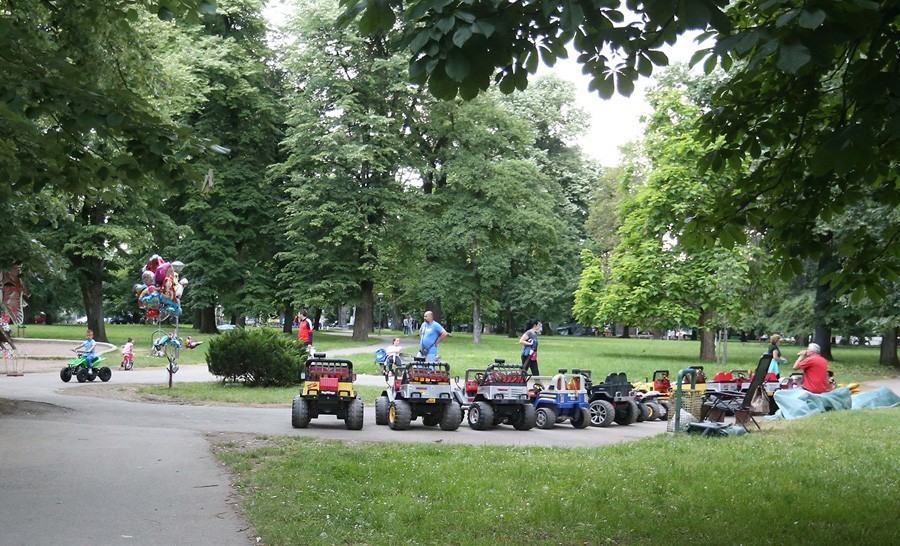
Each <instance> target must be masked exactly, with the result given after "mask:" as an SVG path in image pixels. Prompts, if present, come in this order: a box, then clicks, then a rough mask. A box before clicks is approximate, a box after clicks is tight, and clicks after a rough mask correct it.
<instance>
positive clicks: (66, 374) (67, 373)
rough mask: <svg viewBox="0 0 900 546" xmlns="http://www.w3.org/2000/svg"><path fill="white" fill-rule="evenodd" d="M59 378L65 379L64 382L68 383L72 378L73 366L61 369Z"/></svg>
mask: <svg viewBox="0 0 900 546" xmlns="http://www.w3.org/2000/svg"><path fill="white" fill-rule="evenodd" d="M59 378H60V379H62V380H63V383H68V382H69V381H71V380H72V368H70V367H68V366H66V367H65V368H63V369H61V370H59Z"/></svg>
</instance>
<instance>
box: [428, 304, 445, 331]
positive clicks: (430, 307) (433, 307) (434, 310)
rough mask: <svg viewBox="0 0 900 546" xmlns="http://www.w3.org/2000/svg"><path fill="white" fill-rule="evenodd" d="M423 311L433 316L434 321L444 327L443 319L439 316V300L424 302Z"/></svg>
mask: <svg viewBox="0 0 900 546" xmlns="http://www.w3.org/2000/svg"><path fill="white" fill-rule="evenodd" d="M425 310H426V311H431V312H432V313H433V314H434V320H436V321H437V322H439V323H440V324H441V325H443V326H446V324H444V321H443V320H442V319H443V317H442V316H441V298H437V299H435V300H431V301H427V302H425Z"/></svg>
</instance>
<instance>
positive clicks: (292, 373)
mask: <svg viewBox="0 0 900 546" xmlns="http://www.w3.org/2000/svg"><path fill="white" fill-rule="evenodd" d="M305 361H306V353H305V351H304V347H303V345H302V344H300V343H295V342H293V341H292V340H291V339H290V338H288V337H286V336H283V335H281V334H279V333H277V332H275V331H273V330H270V329H268V328H253V329H241V328H238V329H235V330H232V331H230V332H227V333H225V334H223V335H221V336H217V337H214V338H212V339H210V340H209V348H208V349H207V353H206V363H207V364H208V365H209V373H211V374H213V375H216V376H218V377H221V378H222V379H223V380H225V381H227V380H232V381H242V382H244V383H246V384H247V385H250V386H259V387H285V386H288V385H293V384H296V383H297V382H299V380H300V370H301V368H302V366H303V363H304V362H305Z"/></svg>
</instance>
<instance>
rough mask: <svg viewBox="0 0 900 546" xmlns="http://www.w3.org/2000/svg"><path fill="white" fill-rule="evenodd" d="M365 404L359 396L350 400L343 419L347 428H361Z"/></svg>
mask: <svg viewBox="0 0 900 546" xmlns="http://www.w3.org/2000/svg"><path fill="white" fill-rule="evenodd" d="M365 406H366V405H365V404H364V403H363V401H362V400H360V399H359V398H356V399H354V400H353V401H352V402H350V406H349V407H348V408H347V417H346V418H345V419H344V423H345V424H346V425H347V430H362V428H363V412H364V410H365Z"/></svg>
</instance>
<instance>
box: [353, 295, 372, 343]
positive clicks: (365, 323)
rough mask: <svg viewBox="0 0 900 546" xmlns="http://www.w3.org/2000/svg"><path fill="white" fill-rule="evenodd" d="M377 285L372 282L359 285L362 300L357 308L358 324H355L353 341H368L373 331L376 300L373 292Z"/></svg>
mask: <svg viewBox="0 0 900 546" xmlns="http://www.w3.org/2000/svg"><path fill="white" fill-rule="evenodd" d="M374 287H375V283H373V282H372V281H362V282H361V283H359V288H360V291H361V294H360V295H361V300H362V303H360V304H359V305H358V306H357V307H356V322H354V323H353V341H367V340H368V339H369V332H370V331H371V330H372V310H373V308H374V307H375V300H374V297H373V295H372V290H373V289H374Z"/></svg>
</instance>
